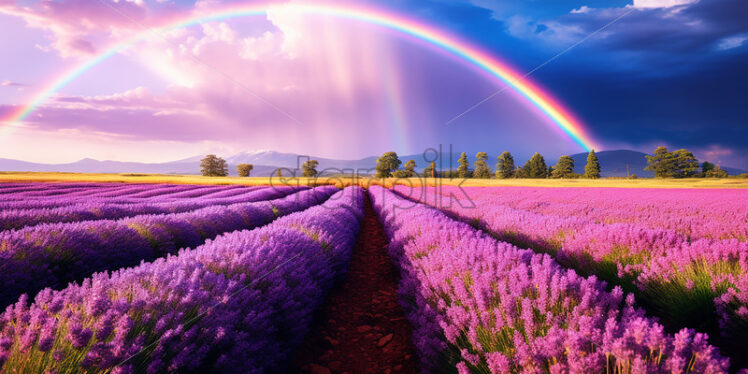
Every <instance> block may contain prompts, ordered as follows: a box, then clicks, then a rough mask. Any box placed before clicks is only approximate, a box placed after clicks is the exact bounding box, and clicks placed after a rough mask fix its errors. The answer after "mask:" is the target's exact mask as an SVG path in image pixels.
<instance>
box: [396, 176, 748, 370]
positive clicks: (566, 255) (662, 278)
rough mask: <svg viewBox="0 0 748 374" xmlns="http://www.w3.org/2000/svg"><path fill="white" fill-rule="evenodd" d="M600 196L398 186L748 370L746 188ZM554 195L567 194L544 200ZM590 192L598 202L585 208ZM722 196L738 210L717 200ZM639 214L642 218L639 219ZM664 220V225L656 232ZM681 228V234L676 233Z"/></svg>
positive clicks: (620, 192) (596, 191) (579, 191)
mask: <svg viewBox="0 0 748 374" xmlns="http://www.w3.org/2000/svg"><path fill="white" fill-rule="evenodd" d="M599 190H603V189H574V190H566V189H545V190H544V191H542V192H539V191H538V190H535V189H528V190H527V195H528V196H525V195H524V192H523V191H524V190H523V189H516V188H512V189H503V188H495V189H490V190H489V189H481V190H477V189H476V190H471V189H467V191H468V195H470V197H471V199H470V200H467V199H462V200H461V199H449V198H448V197H449V196H451V197H456V196H460V193H461V191H459V190H458V189H456V188H454V187H439V188H426V189H417V190H412V189H409V188H406V187H398V188H397V191H399V192H400V193H402V194H403V195H405V196H408V197H410V198H411V199H413V200H416V201H420V202H425V203H427V204H430V205H434V206H437V207H439V208H441V209H443V210H445V211H447V212H449V213H451V214H453V215H456V216H458V217H460V218H462V219H463V220H465V221H467V222H470V223H471V224H473V225H477V226H478V227H480V228H483V229H486V230H488V231H489V232H491V233H492V234H493V235H494V237H496V238H498V239H500V240H504V241H508V242H511V243H514V244H517V245H520V246H523V247H524V246H527V247H531V248H533V249H535V250H537V251H542V252H546V253H550V254H553V255H554V256H555V258H556V260H557V261H559V262H560V263H562V264H563V265H565V266H568V267H571V268H574V269H576V270H577V271H579V272H581V273H583V274H595V275H597V276H599V277H600V278H602V279H604V280H606V281H609V282H611V283H613V284H617V285H621V286H623V287H624V289H625V290H627V291H632V292H634V293H636V295H637V298H638V299H639V300H640V302H642V303H643V304H644V305H645V306H646V308H647V310H648V311H649V312H651V313H652V314H654V315H657V316H659V317H660V318H661V320H662V322H663V323H665V325H666V326H668V327H669V328H672V329H678V328H682V327H691V328H696V329H697V330H699V331H704V332H708V333H709V335H710V337H711V339H712V341H713V342H715V343H716V344H718V345H719V346H720V347H721V348H722V349H723V352H725V353H727V354H729V355H730V356H732V357H733V358H735V359H736V360H737V361H739V363H740V365H745V364H748V362H746V361H745V360H746V358H745V357H743V356H744V355H742V354H741V353H744V352H746V351H748V242H746V241H745V238H744V235H745V234H744V233H745V232H746V230H747V229H746V227H748V222H746V220H747V219H746V217H745V214H746V213H745V211H746V209H747V208H746V204H745V203H744V201H745V200H746V199H748V195H746V192H745V191H735V190H732V191H723V190H719V191H714V190H712V191H690V192H689V191H672V190H670V191H664V192H663V191H662V190H617V191H606V192H600V191H599ZM554 193H558V195H559V196H560V197H559V198H554V199H551V198H547V196H548V195H552V194H554ZM616 193H618V194H616ZM575 194H581V195H582V196H581V197H574V195H575ZM668 195H670V198H668ZM542 196H546V198H545V199H544V198H542ZM588 196H589V198H590V204H599V206H595V205H590V206H586V205H584V203H582V202H581V201H582V200H583V199H586V198H587V197H588ZM614 196H617V197H615V198H614ZM650 197H651V199H650ZM718 197H719V198H722V199H725V200H726V201H731V204H732V205H729V206H723V205H720V204H715V201H716V200H719V198H718ZM532 199H538V201H536V202H535V203H534V204H533V203H532ZM559 199H561V200H565V201H567V203H563V202H562V201H560V200H559ZM606 199H607V200H610V201H607V200H606ZM605 201H607V202H605ZM737 201H743V203H737ZM556 204H559V205H558V207H556ZM702 204H705V205H703V206H702ZM712 205H715V206H721V208H720V209H721V210H722V211H723V212H722V213H720V215H722V216H724V217H726V219H727V221H722V220H721V219H718V218H715V217H714V216H713V215H710V214H707V213H705V212H707V211H709V207H710V206H712ZM679 206H680V207H679ZM520 207H522V208H525V209H521V208H520ZM730 207H732V213H728V211H729V210H730ZM565 208H567V209H569V210H568V211H567V210H565ZM658 209H659V211H660V212H661V213H662V215H661V216H660V217H656V214H655V212H656V211H657V210H658ZM637 214H641V222H635V221H636V220H635V218H634V217H636V215H637ZM668 214H672V215H668ZM608 216H609V217H611V218H610V219H606V218H605V217H608ZM632 221H634V222H632ZM712 221H716V222H720V225H721V226H723V228H722V229H715V232H717V233H718V234H715V235H713V236H712V237H710V236H709V235H706V236H704V235H703V233H702V232H701V230H699V229H697V227H699V226H704V227H713V226H714V225H713V224H711V223H709V222H712ZM600 222H610V223H600ZM662 222H668V223H662ZM661 223H662V226H663V227H665V228H658V227H657V226H658V225H660V224H661ZM679 223H682V224H683V225H684V228H681V229H680V230H675V229H673V228H675V227H680V226H679Z"/></svg>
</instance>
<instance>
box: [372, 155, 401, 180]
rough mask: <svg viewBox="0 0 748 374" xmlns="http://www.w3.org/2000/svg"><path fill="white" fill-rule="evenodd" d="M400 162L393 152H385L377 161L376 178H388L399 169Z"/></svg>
mask: <svg viewBox="0 0 748 374" xmlns="http://www.w3.org/2000/svg"><path fill="white" fill-rule="evenodd" d="M401 163H402V162H401V161H400V159H399V158H398V157H397V153H395V152H385V153H384V154H383V155H382V156H381V157H379V158H378V159H377V167H376V170H377V174H376V176H377V178H389V177H391V176H392V172H393V171H395V170H397V168H399V167H400V164H401Z"/></svg>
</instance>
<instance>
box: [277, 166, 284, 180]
mask: <svg viewBox="0 0 748 374" xmlns="http://www.w3.org/2000/svg"><path fill="white" fill-rule="evenodd" d="M276 174H277V175H278V178H283V172H282V171H281V168H278V170H276Z"/></svg>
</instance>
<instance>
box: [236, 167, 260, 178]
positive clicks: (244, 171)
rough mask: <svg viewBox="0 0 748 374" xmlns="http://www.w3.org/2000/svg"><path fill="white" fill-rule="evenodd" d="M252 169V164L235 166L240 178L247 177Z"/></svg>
mask: <svg viewBox="0 0 748 374" xmlns="http://www.w3.org/2000/svg"><path fill="white" fill-rule="evenodd" d="M254 168H255V166H254V165H252V164H239V165H236V172H237V173H238V174H239V176H240V177H248V176H249V174H250V173H252V170H253V169H254Z"/></svg>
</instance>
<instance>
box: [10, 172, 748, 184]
mask: <svg viewBox="0 0 748 374" xmlns="http://www.w3.org/2000/svg"><path fill="white" fill-rule="evenodd" d="M2 182H100V183H173V184H243V185H267V184H273V185H284V184H288V185H297V184H303V185H321V184H335V185H337V186H339V187H340V186H349V185H353V184H358V185H361V186H364V187H366V186H368V185H370V184H384V185H387V186H391V185H392V184H393V183H398V184H412V185H414V186H420V185H423V184H424V183H425V184H427V185H434V184H435V183H441V184H444V185H457V184H460V182H462V183H461V184H460V185H461V186H477V187H490V186H531V187H623V188H748V179H735V178H729V179H703V178H690V179H646V178H640V179H615V178H611V179H598V180H589V179H467V180H464V181H461V180H459V179H438V180H435V179H431V178H427V179H424V178H411V179H386V180H384V181H383V180H381V179H373V178H367V177H360V178H352V177H320V178H316V179H315V178H303V177H302V178H282V179H281V178H277V177H274V178H268V177H250V178H239V177H202V176H197V175H172V174H85V173H30V172H0V183H2Z"/></svg>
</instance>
